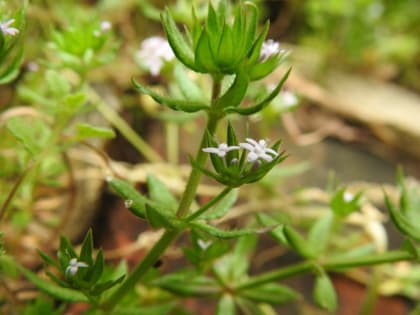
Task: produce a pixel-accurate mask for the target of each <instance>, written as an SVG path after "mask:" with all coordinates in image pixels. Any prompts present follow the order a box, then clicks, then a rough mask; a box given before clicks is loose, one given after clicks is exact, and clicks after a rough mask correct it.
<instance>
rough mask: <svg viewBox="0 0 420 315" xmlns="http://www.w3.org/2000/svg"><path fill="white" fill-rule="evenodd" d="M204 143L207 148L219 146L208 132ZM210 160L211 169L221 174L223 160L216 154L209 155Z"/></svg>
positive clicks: (223, 165)
mask: <svg viewBox="0 0 420 315" xmlns="http://www.w3.org/2000/svg"><path fill="white" fill-rule="evenodd" d="M206 143H207V147H212V148H215V147H218V146H219V144H218V143H217V142H216V141H215V140H214V139H213V136H212V135H211V133H210V132H209V131H208V130H206ZM210 159H211V164H212V165H213V168H214V169H215V171H216V172H217V173H221V172H223V170H224V168H225V164H224V162H223V159H222V158H221V157H220V156H218V155H217V154H211V153H210Z"/></svg>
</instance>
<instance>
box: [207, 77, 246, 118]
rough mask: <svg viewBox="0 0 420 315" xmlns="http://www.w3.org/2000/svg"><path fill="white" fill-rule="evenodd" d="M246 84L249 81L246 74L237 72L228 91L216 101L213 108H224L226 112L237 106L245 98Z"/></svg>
mask: <svg viewBox="0 0 420 315" xmlns="http://www.w3.org/2000/svg"><path fill="white" fill-rule="evenodd" d="M248 84H249V79H248V77H247V75H246V73H245V72H244V71H239V72H238V73H237V74H236V77H235V81H233V83H232V85H231V86H230V87H229V89H228V90H227V91H226V92H225V93H224V94H223V95H222V96H221V97H220V98H219V99H218V100H217V101H216V105H215V107H216V108H226V110H228V109H230V108H236V107H237V106H239V105H240V104H241V102H242V100H243V99H244V97H245V94H246V91H247V89H248ZM226 110H225V111H226Z"/></svg>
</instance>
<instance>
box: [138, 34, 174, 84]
mask: <svg viewBox="0 0 420 315" xmlns="http://www.w3.org/2000/svg"><path fill="white" fill-rule="evenodd" d="M137 56H138V58H140V61H141V63H142V64H143V65H144V66H145V67H146V68H147V69H148V70H149V72H150V74H152V75H153V76H157V75H159V73H160V70H161V69H162V67H163V65H164V61H171V60H173V59H174V58H175V55H174V53H173V51H172V48H171V46H170V45H169V43H168V41H167V40H166V39H164V38H162V37H160V36H153V37H149V38H147V39H145V40H144V41H143V42H142V43H141V46H140V50H139V51H138V52H137Z"/></svg>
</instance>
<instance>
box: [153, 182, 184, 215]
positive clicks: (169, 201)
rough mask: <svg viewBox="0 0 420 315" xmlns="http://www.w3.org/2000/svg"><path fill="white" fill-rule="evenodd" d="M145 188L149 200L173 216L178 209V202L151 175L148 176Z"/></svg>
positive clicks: (161, 183)
mask: <svg viewBox="0 0 420 315" xmlns="http://www.w3.org/2000/svg"><path fill="white" fill-rule="evenodd" d="M147 187H148V189H149V195H150V199H151V200H153V201H155V202H157V203H158V204H160V205H161V206H162V207H163V208H166V209H168V210H170V211H171V212H172V213H173V214H175V212H176V209H177V208H178V201H177V200H176V198H175V197H174V195H173V194H172V193H171V192H170V191H169V189H168V188H167V187H166V185H165V184H164V183H163V182H161V181H160V180H159V179H158V178H157V177H155V176H153V175H152V174H148V175H147Z"/></svg>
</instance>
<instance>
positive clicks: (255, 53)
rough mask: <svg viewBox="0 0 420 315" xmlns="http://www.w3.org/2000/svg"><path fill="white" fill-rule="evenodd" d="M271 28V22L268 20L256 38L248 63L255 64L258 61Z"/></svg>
mask: <svg viewBox="0 0 420 315" xmlns="http://www.w3.org/2000/svg"><path fill="white" fill-rule="evenodd" d="M269 29H270V22H269V21H267V22H266V23H265V25H264V28H263V29H262V31H261V32H260V34H259V35H258V38H257V39H256V40H255V42H254V45H253V46H252V49H251V51H250V53H249V58H248V64H249V65H254V64H256V63H257V62H258V59H259V58H260V52H261V47H262V45H263V44H264V41H265V38H266V37H267V33H268V30H269Z"/></svg>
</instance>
